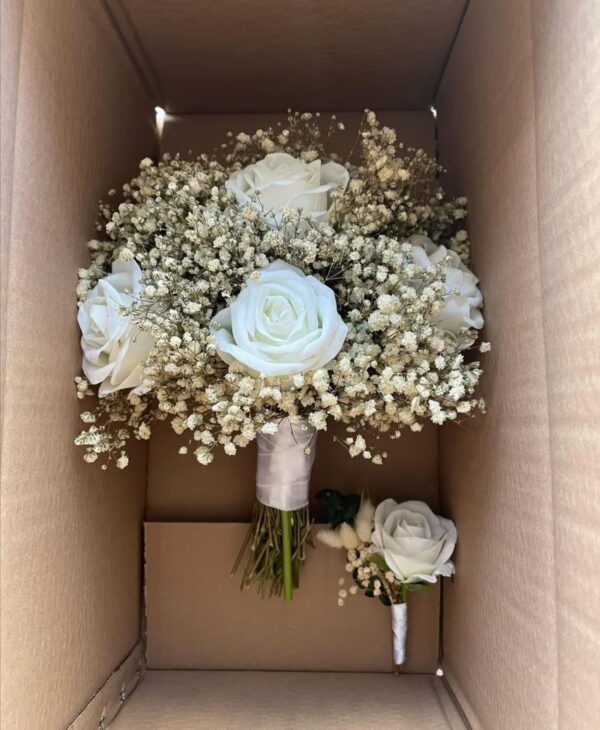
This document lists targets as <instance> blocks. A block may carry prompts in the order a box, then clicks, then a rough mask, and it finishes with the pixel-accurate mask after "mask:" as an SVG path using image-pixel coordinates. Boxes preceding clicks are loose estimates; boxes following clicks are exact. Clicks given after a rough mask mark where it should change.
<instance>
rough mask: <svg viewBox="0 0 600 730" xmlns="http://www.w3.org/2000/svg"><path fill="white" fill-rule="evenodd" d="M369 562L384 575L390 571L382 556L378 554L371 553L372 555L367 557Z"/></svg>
mask: <svg viewBox="0 0 600 730" xmlns="http://www.w3.org/2000/svg"><path fill="white" fill-rule="evenodd" d="M369 561H370V562H371V563H374V564H375V565H376V566H377V567H378V568H379V569H380V570H382V571H383V572H384V573H385V572H387V571H388V570H389V569H390V568H389V566H388V564H387V563H386V562H385V560H384V558H383V555H380V554H379V553H373V555H371V556H370V557H369Z"/></svg>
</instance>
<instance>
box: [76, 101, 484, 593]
mask: <svg viewBox="0 0 600 730" xmlns="http://www.w3.org/2000/svg"><path fill="white" fill-rule="evenodd" d="M341 131H343V125H342V124H341V123H338V122H336V121H335V118H332V120H331V123H330V125H329V131H328V132H324V131H323V129H322V124H321V120H320V118H319V116H318V115H312V114H290V116H289V119H288V122H287V124H281V125H280V126H278V127H275V128H267V129H259V130H257V131H256V132H254V133H253V134H252V135H249V134H245V133H241V134H238V135H237V136H234V135H233V134H229V135H228V139H227V141H226V142H225V143H224V144H223V146H222V148H221V150H220V151H219V152H218V153H215V155H214V156H206V155H202V156H200V157H198V158H197V159H194V160H184V159H181V158H180V157H178V156H175V157H171V156H169V155H165V156H164V157H163V158H162V160H161V161H159V162H158V163H154V162H152V161H151V160H149V159H145V160H142V162H141V164H140V172H139V175H138V177H136V178H135V179H134V180H132V181H131V182H130V183H128V184H126V185H124V186H123V191H122V200H121V202H119V203H115V204H114V205H113V206H110V205H106V204H102V205H101V209H100V210H101V216H100V221H99V223H98V226H97V228H98V232H99V235H98V239H97V240H92V241H90V243H89V244H88V245H89V249H90V253H91V264H90V266H89V267H88V268H86V269H82V270H80V272H79V284H78V287H77V295H78V300H79V314H78V320H79V325H80V327H81V332H82V339H81V344H82V348H83V376H80V377H78V378H76V385H77V391H78V396H79V397H80V398H84V397H86V396H91V395H97V396H98V398H97V400H96V401H94V405H93V407H91V408H89V409H88V410H85V411H84V412H83V413H82V415H81V418H82V420H83V422H84V424H85V430H84V431H83V432H82V433H81V434H80V435H79V436H78V437H77V439H76V443H77V444H78V445H80V446H82V447H84V449H85V453H84V459H85V460H86V461H88V462H100V463H101V466H102V468H107V464H108V463H109V462H114V463H116V466H117V467H119V468H124V467H126V466H127V463H128V456H127V451H126V446H127V443H128V442H129V441H130V440H131V439H148V438H150V436H151V433H152V428H153V425H154V424H155V422H156V421H159V420H164V419H168V420H169V421H170V423H171V426H172V428H173V429H174V430H175V432H176V433H177V434H179V435H180V437H181V447H180V448H179V453H181V454H186V453H188V452H193V453H194V455H195V457H196V459H197V460H198V462H199V464H201V465H203V466H207V465H209V464H210V463H211V461H212V460H213V455H214V452H215V449H222V450H223V451H224V452H225V453H226V454H227V455H229V456H235V454H236V452H237V450H238V449H241V448H244V447H246V446H248V445H249V444H250V443H251V442H253V441H256V443H257V449H258V467H257V475H256V485H257V495H256V496H257V501H256V507H255V510H254V515H253V525H252V529H251V531H250V533H249V535H248V539H247V541H246V543H245V545H244V551H245V554H246V555H247V556H248V562H247V566H246V568H245V570H244V573H243V576H244V577H243V585H250V584H251V583H254V582H257V583H258V586H259V588H260V589H261V590H263V591H267V592H268V593H274V594H280V593H281V592H283V594H284V596H285V597H286V598H290V597H291V594H292V590H293V587H294V586H295V585H297V583H298V573H299V569H300V566H301V564H302V561H303V560H304V556H305V549H306V545H307V542H308V540H309V530H310V517H309V515H308V509H307V504H308V487H309V481H310V472H311V466H312V463H313V461H314V458H315V453H316V452H315V449H316V437H317V433H318V432H319V431H325V430H326V429H327V424H328V422H329V421H331V420H334V421H339V422H341V423H343V424H345V426H346V430H347V435H346V437H345V439H344V442H343V443H342V445H343V446H344V447H345V448H346V449H347V451H348V453H349V455H350V456H351V457H360V458H365V459H369V460H371V461H372V462H373V463H374V464H381V463H382V459H383V458H385V453H380V452H379V451H378V450H377V448H376V446H377V443H376V442H377V435H378V434H380V433H386V434H388V435H389V436H391V437H392V438H397V437H399V436H400V435H401V432H402V429H404V428H409V429H411V430H412V431H420V430H421V429H422V427H423V423H425V422H427V421H432V422H433V423H435V424H441V423H444V422H446V421H457V420H460V419H462V418H465V417H468V416H469V415H470V414H472V412H473V411H475V410H476V409H482V408H483V402H482V401H481V400H480V399H478V398H477V396H476V387H477V384H478V381H479V378H480V375H481V368H480V365H479V362H478V361H477V359H476V358H474V357H472V356H468V355H467V350H470V349H472V348H473V346H474V343H475V341H476V339H477V330H478V329H480V328H481V327H482V325H483V318H482V314H481V305H482V296H481V293H480V291H479V289H478V287H477V279H476V278H475V276H474V275H473V273H472V272H471V271H470V270H469V268H468V262H469V245H468V239H467V233H466V231H465V230H464V228H463V220H464V218H465V215H466V209H465V204H466V201H465V199H463V198H458V199H455V200H448V199H446V197H445V195H444V193H443V191H442V190H441V189H440V188H439V185H438V183H437V176H438V174H439V172H440V169H441V168H440V166H439V165H438V163H437V162H435V161H434V160H432V159H431V158H429V157H428V156H427V155H426V154H425V153H424V152H423V151H422V150H412V149H408V150H405V149H404V147H403V145H402V144H401V143H400V142H399V141H398V140H397V139H396V133H395V132H394V130H392V129H389V128H387V127H382V126H381V125H380V124H379V122H378V120H377V118H376V116H375V114H373V113H372V112H369V113H366V114H365V118H364V120H363V123H362V124H361V127H360V130H359V135H358V139H357V141H356V143H355V145H354V148H353V151H352V152H351V153H349V154H348V156H347V157H346V158H344V159H340V158H338V157H336V156H335V155H333V154H331V153H330V152H329V151H328V142H329V139H330V136H331V135H332V134H333V133H337V134H339V133H341ZM111 194H113V195H114V194H115V191H111ZM486 347H487V345H486V344H485V343H484V344H483V345H482V348H480V349H482V351H483V350H485V349H486ZM92 386H95V387H92Z"/></svg>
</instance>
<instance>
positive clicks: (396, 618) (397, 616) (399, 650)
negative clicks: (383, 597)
mask: <svg viewBox="0 0 600 730" xmlns="http://www.w3.org/2000/svg"><path fill="white" fill-rule="evenodd" d="M407 627H408V619H407V610H406V603H394V604H392V631H393V633H394V664H395V665H396V666H400V665H401V664H404V660H405V659H406V629H407Z"/></svg>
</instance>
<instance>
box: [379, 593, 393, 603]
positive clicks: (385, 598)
mask: <svg viewBox="0 0 600 730" xmlns="http://www.w3.org/2000/svg"><path fill="white" fill-rule="evenodd" d="M379 600H380V601H381V602H382V603H383V605H384V606H391V605H392V601H391V600H390V597H389V596H388V594H387V593H382V594H381V595H380V596H379Z"/></svg>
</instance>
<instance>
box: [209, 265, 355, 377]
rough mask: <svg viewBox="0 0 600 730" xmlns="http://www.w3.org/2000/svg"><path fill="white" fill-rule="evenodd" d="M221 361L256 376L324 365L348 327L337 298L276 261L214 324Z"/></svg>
mask: <svg viewBox="0 0 600 730" xmlns="http://www.w3.org/2000/svg"><path fill="white" fill-rule="evenodd" d="M213 327H214V330H215V340H216V346H217V352H218V354H219V356H220V357H221V358H222V359H223V360H224V361H225V362H227V363H232V362H235V361H237V362H240V363H242V364H243V365H245V366H246V369H247V370H248V371H250V372H251V373H252V374H254V375H261V374H262V375H266V376H286V375H295V374H297V373H302V372H305V371H307V370H316V369H317V368H321V367H324V366H326V365H327V364H328V363H329V362H330V361H331V360H332V359H333V358H334V357H335V356H336V355H337V354H338V352H339V351H340V349H341V347H342V345H343V344H344V340H345V338H346V334H347V332H348V327H347V326H346V325H345V324H344V322H343V320H342V318H341V317H340V315H339V314H338V311H337V307H336V301H335V294H334V293H333V291H332V290H331V289H330V288H329V287H328V286H325V284H322V283H321V282H320V281H319V280H318V279H316V278H315V277H314V276H305V275H304V274H303V273H302V271H301V270H300V269H298V268H296V267H295V266H291V265H290V264H287V263H285V262H284V261H274V262H273V263H271V264H269V265H268V266H267V267H266V268H264V269H262V270H261V271H260V272H256V274H255V275H253V276H252V277H251V278H250V279H249V280H248V282H247V284H246V286H245V287H244V288H243V289H242V291H241V292H240V294H239V295H238V297H237V299H236V300H235V301H234V302H233V303H232V304H231V306H229V307H227V308H226V309H223V310H221V311H220V312H219V313H218V314H217V315H216V316H215V318H214V320H213Z"/></svg>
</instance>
